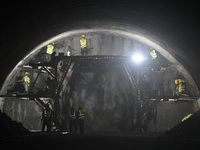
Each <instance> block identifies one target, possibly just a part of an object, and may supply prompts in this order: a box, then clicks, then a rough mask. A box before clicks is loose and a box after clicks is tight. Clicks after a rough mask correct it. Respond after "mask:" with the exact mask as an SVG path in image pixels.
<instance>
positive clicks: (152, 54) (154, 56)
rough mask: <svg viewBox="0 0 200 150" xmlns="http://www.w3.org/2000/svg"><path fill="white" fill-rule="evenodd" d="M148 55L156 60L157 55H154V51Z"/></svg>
mask: <svg viewBox="0 0 200 150" xmlns="http://www.w3.org/2000/svg"><path fill="white" fill-rule="evenodd" d="M150 55H151V56H152V58H153V59H156V58H157V54H156V52H155V50H152V51H151V52H150Z"/></svg>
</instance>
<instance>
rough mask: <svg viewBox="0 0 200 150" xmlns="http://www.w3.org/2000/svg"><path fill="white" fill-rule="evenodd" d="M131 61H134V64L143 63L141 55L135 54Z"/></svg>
mask: <svg viewBox="0 0 200 150" xmlns="http://www.w3.org/2000/svg"><path fill="white" fill-rule="evenodd" d="M132 59H133V61H135V62H136V63H141V62H142V61H144V59H145V58H144V56H143V55H142V54H135V55H133V56H132Z"/></svg>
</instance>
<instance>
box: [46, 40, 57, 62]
mask: <svg viewBox="0 0 200 150" xmlns="http://www.w3.org/2000/svg"><path fill="white" fill-rule="evenodd" d="M54 44H55V43H54V42H51V43H50V44H49V45H47V50H46V59H47V61H50V60H51V55H52V53H53V49H54Z"/></svg>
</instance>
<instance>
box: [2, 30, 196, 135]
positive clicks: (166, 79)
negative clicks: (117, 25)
mask: <svg viewBox="0 0 200 150" xmlns="http://www.w3.org/2000/svg"><path fill="white" fill-rule="evenodd" d="M81 31H82V30H77V31H71V33H70V32H64V33H62V34H60V35H58V36H56V37H53V38H52V39H50V40H48V41H45V42H43V43H42V44H40V45H39V46H37V47H36V48H35V49H34V50H32V51H31V53H29V54H28V55H27V56H26V57H25V58H23V59H22V60H21V61H20V62H19V63H18V65H17V66H16V67H15V68H14V69H13V70H12V72H11V73H10V75H9V76H8V77H7V79H6V81H5V83H4V85H3V87H2V89H1V93H2V95H4V96H5V97H6V96H8V97H7V98H6V100H5V101H4V102H3V104H2V109H3V111H4V112H6V113H10V115H11V116H12V117H13V119H15V120H18V121H19V120H20V119H21V120H23V119H24V118H27V116H28V114H24V113H23V112H22V110H23V109H31V110H32V111H37V113H36V114H38V116H35V119H37V120H38V121H37V122H36V121H35V123H34V124H33V123H32V122H31V120H32V119H33V117H29V118H28V119H29V120H30V122H26V123H25V122H23V121H22V123H23V124H24V125H25V126H26V127H27V128H28V129H29V130H31V131H37V130H41V129H42V123H41V120H40V117H41V116H42V112H43V111H44V110H45V108H46V104H49V105H50V108H51V111H52V113H53V114H54V116H53V117H52V118H53V119H52V120H53V121H52V122H53V124H54V123H55V125H56V128H57V130H67V131H69V126H70V117H69V110H70V106H71V105H72V104H75V106H76V107H77V106H78V105H79V104H81V105H83V107H84V109H85V113H86V116H87V122H86V123H85V130H86V132H108V131H115V132H127V133H129V132H133V130H139V131H142V132H164V131H166V130H168V129H169V128H172V127H173V126H175V125H177V124H178V122H180V121H181V119H182V118H183V117H184V115H187V114H190V113H194V112H195V111H198V103H197V100H198V95H199V91H198V88H197V85H196V84H195V82H194V80H193V79H192V77H191V75H190V74H189V72H188V71H187V70H186V69H185V68H184V66H183V65H182V64H181V63H180V62H178V61H177V60H176V59H175V58H174V57H173V56H172V55H171V54H170V53H169V52H168V51H167V50H165V49H164V48H162V47H161V46H160V45H158V44H157V43H155V42H152V41H151V40H149V39H147V38H145V37H144V36H142V35H138V34H131V33H130V32H129V33H127V32H124V31H120V30H112V29H109V30H106V29H100V30H97V29H90V30H88V32H84V33H82V34H84V35H86V39H87V47H88V54H87V55H81V48H80V37H81V35H82V34H81ZM85 31H87V30H85ZM72 33H73V34H72ZM51 42H54V45H53V46H54V49H53V52H54V54H52V58H51V60H48V59H47V58H46V56H47V54H46V51H47V46H48V45H49V44H51ZM46 43H48V44H46ZM151 47H154V49H156V56H157V57H156V59H155V60H154V59H153V58H152V56H151V55H150V53H151ZM136 54H141V55H143V57H144V60H143V61H142V62H140V63H137V62H134V58H133V56H134V55H136ZM137 57H138V56H137ZM26 72H28V76H29V78H30V81H31V82H30V83H29V84H30V85H29V87H28V88H29V90H28V91H25V88H24V81H22V79H23V76H24V74H25V73H26ZM176 79H182V80H184V81H185V82H184V85H185V86H186V88H185V95H178V94H177V92H178V89H177V87H178V85H176V84H175V83H174V82H175V80H176ZM2 97H3V96H2ZM11 97H13V98H14V100H12V98H11ZM7 99H8V100H7ZM16 99H19V102H17V103H16V104H15V101H16ZM21 100H25V101H26V100H28V101H31V103H33V101H34V102H35V103H36V105H38V107H39V108H38V107H36V106H34V108H21V107H23V106H21V104H20V102H21ZM186 100H188V102H186ZM2 101H3V100H2ZM174 101H175V102H174ZM181 101H182V102H181ZM167 102H168V103H167ZM177 102H178V103H177ZM22 103H23V102H22ZM188 103H189V105H188ZM160 104H163V106H162V105H160ZM165 105H173V106H174V108H173V109H180V110H181V109H183V112H182V114H181V115H179V116H177V118H179V119H176V120H174V119H172V120H168V123H166V122H165V123H163V122H162V121H161V120H162V119H163V118H162V117H161V118H159V117H158V114H160V113H162V114H165V113H166V112H158V110H160V109H162V108H161V107H165ZM176 105H177V106H176ZM184 105H188V108H185V107H186V106H184ZM176 107H177V108H176ZM179 107H180V108H179ZM182 107H183V108H182ZM21 109H22V110H21ZM33 109H34V110H33ZM184 109H186V110H187V112H185V110H184ZM10 110H12V111H11V112H9V111H10ZM15 113H17V114H18V115H19V116H20V117H19V116H18V115H16V114H15ZM21 113H22V115H21ZM30 113H31V111H30ZM179 113H180V111H179ZM167 115H169V116H170V115H171V116H172V114H169V112H167ZM169 116H168V117H169ZM173 117H176V116H175V115H174V114H173ZM35 119H34V120H35ZM145 119H146V120H145ZM147 120H148V122H147ZM145 121H146V122H145ZM174 121H175V122H174ZM144 122H145V125H144ZM159 124H165V125H162V126H160V125H159ZM144 126H146V128H144ZM148 126H149V127H148Z"/></svg>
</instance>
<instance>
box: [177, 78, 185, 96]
mask: <svg viewBox="0 0 200 150" xmlns="http://www.w3.org/2000/svg"><path fill="white" fill-rule="evenodd" d="M184 83H185V81H184V80H182V79H176V80H175V84H176V85H178V86H177V87H176V94H177V95H178V96H184V95H186V94H185V85H184Z"/></svg>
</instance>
